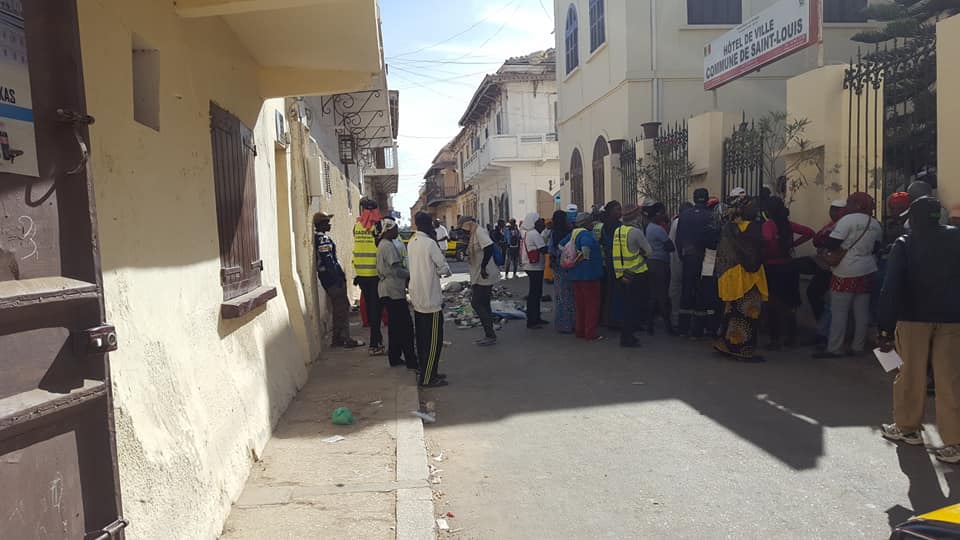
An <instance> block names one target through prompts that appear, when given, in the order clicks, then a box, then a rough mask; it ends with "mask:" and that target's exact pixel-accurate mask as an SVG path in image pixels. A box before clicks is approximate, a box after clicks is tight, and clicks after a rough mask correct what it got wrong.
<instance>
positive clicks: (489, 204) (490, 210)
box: [487, 199, 497, 223]
mask: <svg viewBox="0 0 960 540" xmlns="http://www.w3.org/2000/svg"><path fill="white" fill-rule="evenodd" d="M487 217H488V218H489V219H487V223H496V222H497V220H496V219H494V218H493V199H487Z"/></svg>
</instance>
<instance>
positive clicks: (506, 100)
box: [490, 81, 557, 136]
mask: <svg viewBox="0 0 960 540" xmlns="http://www.w3.org/2000/svg"><path fill="white" fill-rule="evenodd" d="M556 101H557V83H556V81H538V82H536V83H534V82H529V81H524V82H512V83H507V84H504V85H503V95H502V98H501V104H505V106H506V107H505V109H506V112H507V115H506V116H507V126H506V132H505V133H504V134H507V135H521V134H524V135H526V134H534V133H553V132H554V131H553V130H554V123H553V104H554V103H556ZM494 119H496V111H494ZM491 127H492V128H496V121H495V120H494V123H493V125H492V126H491ZM494 134H495V130H494V129H491V130H490V135H491V136H493V135H494Z"/></svg>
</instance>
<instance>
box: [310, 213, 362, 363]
mask: <svg viewBox="0 0 960 540" xmlns="http://www.w3.org/2000/svg"><path fill="white" fill-rule="evenodd" d="M331 219H333V215H332V214H324V213H323V212H320V213H318V214H317V215H315V216H314V217H313V240H314V249H316V256H317V279H319V280H320V285H321V286H322V287H323V290H325V291H326V292H327V298H329V299H330V306H331V313H332V315H333V316H332V322H333V341H332V345H333V346H334V347H344V348H347V349H352V348H354V347H359V346H361V345H363V342H360V341H357V340H355V339H352V338H351V337H350V300H348V299H347V274H346V273H345V272H344V271H343V267H342V266H340V261H339V260H338V259H337V245H336V244H335V243H334V242H333V239H332V238H330V236H328V235H327V233H328V232H330V220H331Z"/></svg>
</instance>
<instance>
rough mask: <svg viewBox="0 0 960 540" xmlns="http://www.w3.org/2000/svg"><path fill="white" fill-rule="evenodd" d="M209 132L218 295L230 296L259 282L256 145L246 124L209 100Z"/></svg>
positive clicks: (254, 288) (235, 296)
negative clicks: (217, 243)
mask: <svg viewBox="0 0 960 540" xmlns="http://www.w3.org/2000/svg"><path fill="white" fill-rule="evenodd" d="M210 138H211V143H212V145H213V178H214V185H215V187H216V196H217V227H218V229H219V231H220V283H221V285H222V286H223V299H224V300H232V299H234V298H237V297H238V296H241V295H243V294H246V293H248V292H250V291H253V290H256V289H257V288H259V287H260V285H261V284H262V281H261V273H262V272H263V262H262V261H261V260H260V241H259V237H258V232H257V186H256V178H255V160H254V158H255V157H256V155H257V148H256V145H255V144H254V140H253V132H252V131H251V130H250V128H248V127H247V126H245V125H243V122H241V121H240V119H239V118H237V117H236V116H234V115H232V114H230V113H229V112H228V111H226V110H224V109H222V108H220V107H219V106H217V105H216V104H214V103H212V102H211V103H210Z"/></svg>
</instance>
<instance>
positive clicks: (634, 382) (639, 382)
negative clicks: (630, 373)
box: [630, 381, 647, 386]
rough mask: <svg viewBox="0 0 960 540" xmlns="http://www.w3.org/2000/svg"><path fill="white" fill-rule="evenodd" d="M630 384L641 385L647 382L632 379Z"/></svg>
mask: <svg viewBox="0 0 960 540" xmlns="http://www.w3.org/2000/svg"><path fill="white" fill-rule="evenodd" d="M630 384H632V385H634V386H640V385H642V384H647V383H645V382H641V381H633V382H632V383H630Z"/></svg>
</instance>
